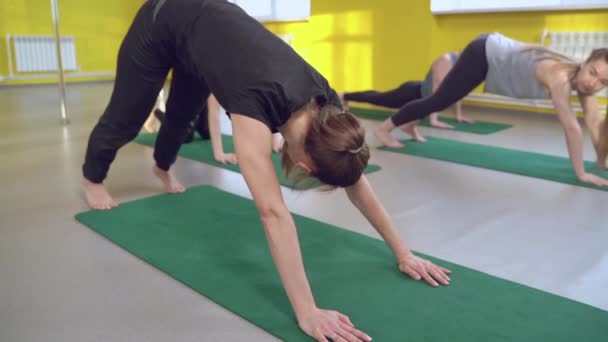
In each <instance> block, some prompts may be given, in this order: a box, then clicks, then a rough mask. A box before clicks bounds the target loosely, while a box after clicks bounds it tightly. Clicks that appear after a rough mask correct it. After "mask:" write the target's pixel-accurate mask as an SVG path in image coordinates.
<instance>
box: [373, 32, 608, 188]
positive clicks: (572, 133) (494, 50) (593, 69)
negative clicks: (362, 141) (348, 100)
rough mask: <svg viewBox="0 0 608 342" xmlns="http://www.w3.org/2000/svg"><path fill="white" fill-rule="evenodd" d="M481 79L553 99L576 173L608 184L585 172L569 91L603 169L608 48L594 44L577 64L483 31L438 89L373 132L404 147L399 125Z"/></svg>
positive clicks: (501, 91) (500, 90)
mask: <svg viewBox="0 0 608 342" xmlns="http://www.w3.org/2000/svg"><path fill="white" fill-rule="evenodd" d="M483 81H485V82H486V83H485V89H484V90H485V91H486V92H490V93H494V94H498V95H504V96H510V97H514V98H520V99H542V98H550V99H551V100H552V101H553V105H554V108H555V112H556V113H557V117H558V119H559V121H560V123H561V125H562V128H563V130H564V134H565V136H566V142H567V145H568V154H569V156H570V160H571V162H572V167H573V169H574V172H575V173H576V176H577V178H578V179H579V180H580V181H582V182H586V183H592V184H595V185H598V186H608V180H606V179H603V178H601V177H598V176H596V175H593V174H591V173H587V172H586V171H585V167H584V161H583V133H582V129H581V126H580V124H579V123H578V121H577V119H576V115H575V113H574V112H573V111H572V109H571V108H570V94H571V93H572V91H576V93H577V95H578V97H579V100H580V103H581V105H582V107H583V110H584V114H585V123H586V125H587V127H588V128H589V131H590V132H591V138H592V141H593V146H594V147H595V151H596V153H597V157H598V160H597V162H598V165H599V166H600V167H601V168H603V169H605V168H606V167H607V166H608V165H606V162H607V161H606V158H607V157H606V155H607V154H608V152H607V150H608V146H607V145H608V122H607V121H606V120H604V119H602V117H601V114H600V112H599V110H598V104H597V100H596V98H595V96H594V94H595V93H597V92H599V91H601V90H602V89H604V88H605V87H606V86H608V48H601V49H596V50H594V51H593V52H592V53H591V55H590V56H589V57H588V58H587V60H586V61H585V62H584V63H576V62H574V61H573V60H572V59H571V58H570V57H567V56H564V55H562V54H560V53H558V52H555V51H552V50H549V49H547V48H544V47H542V46H536V45H528V44H524V43H522V42H518V41H516V40H513V39H511V38H508V37H505V36H503V35H502V34H500V33H492V34H489V35H481V36H479V37H477V38H476V39H475V40H474V41H472V42H471V43H470V44H469V45H468V46H467V47H466V48H465V49H464V50H463V51H462V54H461V55H460V58H459V59H458V62H457V63H456V64H455V65H454V67H453V68H452V70H450V72H449V73H448V74H447V76H446V77H445V79H444V80H443V82H442V83H441V85H440V86H439V88H438V89H437V91H436V92H435V93H433V94H432V95H431V96H429V97H426V98H422V99H419V100H416V101H411V102H409V103H408V104H406V105H405V106H403V107H401V108H400V109H399V111H398V112H397V113H395V114H394V115H393V116H392V117H391V118H389V119H388V120H386V121H385V122H384V123H382V125H380V126H379V127H377V128H376V129H375V131H374V132H375V134H376V136H377V137H378V139H379V140H380V141H381V142H382V143H383V144H384V145H386V146H388V147H394V148H401V147H403V146H404V145H403V144H402V143H400V142H399V141H398V140H397V139H396V138H395V137H393V136H392V135H391V131H392V130H393V129H394V128H395V127H397V126H401V125H403V124H406V123H408V122H412V121H415V120H419V119H421V118H423V117H426V116H428V115H429V114H430V113H433V112H437V111H440V110H443V109H445V108H447V107H448V106H450V105H451V104H452V103H454V102H456V101H459V100H461V99H462V98H463V97H464V96H466V95H467V94H468V93H469V92H471V91H472V90H473V89H475V88H476V87H477V86H478V85H479V84H481V83H482V82H483Z"/></svg>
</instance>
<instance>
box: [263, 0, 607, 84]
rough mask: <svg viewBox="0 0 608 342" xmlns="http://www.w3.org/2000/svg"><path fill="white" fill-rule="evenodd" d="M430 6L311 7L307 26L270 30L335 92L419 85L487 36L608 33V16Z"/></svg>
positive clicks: (390, 2) (419, 2) (336, 1)
mask: <svg viewBox="0 0 608 342" xmlns="http://www.w3.org/2000/svg"><path fill="white" fill-rule="evenodd" d="M429 8H430V3H429V0H411V1H403V0H374V1H369V0H352V1H342V0H312V13H311V15H312V16H311V18H310V21H308V22H298V23H271V24H267V25H266V26H267V27H268V28H269V29H270V30H271V31H273V32H275V33H294V45H295V49H296V50H297V51H298V52H299V53H300V54H301V55H302V56H303V57H304V58H306V59H307V60H308V61H309V62H310V63H311V64H312V65H313V66H315V67H317V68H318V69H319V71H321V72H322V73H323V74H324V75H325V76H326V77H327V78H328V79H329V80H330V82H331V83H332V85H333V86H334V87H335V88H336V89H337V90H338V91H344V90H349V91H353V90H360V89H368V88H374V89H389V88H391V87H394V86H396V85H398V84H400V83H401V82H403V81H406V80H416V79H421V78H423V77H424V75H425V74H426V72H427V70H428V68H429V66H430V64H431V62H432V61H433V60H434V59H435V58H436V57H437V56H438V55H440V54H441V53H444V52H446V51H454V50H460V49H462V48H463V47H464V46H465V45H466V44H467V43H468V42H469V41H470V40H472V39H473V38H475V36H477V35H478V34H480V33H483V32H493V31H499V32H502V33H504V34H506V35H509V36H511V37H513V38H515V39H518V40H522V41H526V42H539V41H540V37H541V34H542V31H543V28H545V27H546V28H548V29H549V30H553V31H560V30H563V31H577V30H579V31H608V10H594V11H556V12H518V13H490V14H489V13H483V14H455V15H443V16H433V15H431V13H430V10H429Z"/></svg>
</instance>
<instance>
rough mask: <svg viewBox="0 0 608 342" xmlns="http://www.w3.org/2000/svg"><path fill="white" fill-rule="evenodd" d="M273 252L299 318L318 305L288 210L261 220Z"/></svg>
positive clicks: (286, 290)
mask: <svg viewBox="0 0 608 342" xmlns="http://www.w3.org/2000/svg"><path fill="white" fill-rule="evenodd" d="M262 221H263V223H264V231H265V233H266V238H267V240H268V246H269V248H270V253H271V254H272V258H273V259H274V263H275V265H276V267H277V270H278V271H279V275H280V277H281V281H282V282H283V286H284V288H285V292H286V293H287V296H288V298H289V301H290V302H291V305H292V307H293V310H294V312H295V315H296V317H298V319H299V318H300V317H303V316H304V315H306V314H307V313H308V312H310V311H311V310H313V309H315V308H316V304H315V301H314V298H313V295H312V291H311V289H310V285H309V283H308V279H307V278H306V273H305V271H304V263H303V261H302V254H301V251H300V244H299V242H298V235H297V232H296V226H295V223H294V221H293V218H292V217H291V215H290V214H289V212H288V211H287V210H285V212H284V213H279V214H277V215H271V216H270V217H267V218H266V219H263V220H262Z"/></svg>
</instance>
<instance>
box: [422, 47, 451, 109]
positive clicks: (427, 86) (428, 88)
mask: <svg viewBox="0 0 608 342" xmlns="http://www.w3.org/2000/svg"><path fill="white" fill-rule="evenodd" d="M449 56H450V60H451V61H452V65H453V64H456V61H457V60H458V54H457V53H456V52H450V53H449ZM420 93H421V94H422V97H423V98H425V97H427V96H430V95H431V94H432V93H433V67H431V69H430V70H429V72H427V74H426V77H425V78H424V81H422V83H421V84H420Z"/></svg>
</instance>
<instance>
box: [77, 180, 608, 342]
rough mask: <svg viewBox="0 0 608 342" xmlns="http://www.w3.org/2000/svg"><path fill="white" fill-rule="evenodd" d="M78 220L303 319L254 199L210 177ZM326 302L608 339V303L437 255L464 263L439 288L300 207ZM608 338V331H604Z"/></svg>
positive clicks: (351, 309) (163, 265)
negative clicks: (592, 302) (207, 182)
mask: <svg viewBox="0 0 608 342" xmlns="http://www.w3.org/2000/svg"><path fill="white" fill-rule="evenodd" d="M76 218H77V219H78V220H79V221H80V222H82V223H84V224H85V225H87V226H89V227H90V228H91V229H93V230H94V231H96V232H98V233H99V234H101V235H103V236H105V237H106V238H108V239H109V240H111V241H113V242H114V243H116V244H117V245H119V246H121V247H122V248H124V249H126V250H127V251H129V252H131V253H133V254H134V255H136V256H138V257H139V258H141V259H142V260H144V261H146V262H148V263H150V264H151V265H153V266H155V267H156V268H158V269H159V270H161V271H163V272H165V273H167V274H168V275H170V276H171V277H173V278H174V279H176V280H178V281H180V282H182V283H183V284H185V285H187V286H189V287H190V288H192V289H194V290H195V291H197V292H199V293H200V294H202V295H203V296H205V297H208V298H209V299H211V300H213V301H215V302H216V303H218V304H220V305H222V306H224V307H225V308H227V309H228V310H230V311H232V312H234V313H236V314H237V315H239V316H241V317H243V318H244V319H246V320H248V321H250V322H252V323H253V324H255V325H257V326H259V327H261V328H263V329H264V330H266V331H267V332H269V333H270V334H272V335H275V336H277V337H279V338H281V339H283V340H284V341H290V342H297V341H313V340H312V339H310V338H308V337H307V336H305V335H304V334H303V333H302V332H301V331H300V330H299V328H298V326H297V324H296V321H295V318H294V315H293V313H292V311H291V307H290V305H289V302H288V300H287V297H286V295H285V292H284V290H283V288H282V286H281V283H280V280H279V277H278V274H277V272H276V269H275V266H274V264H273V262H272V259H271V256H270V252H269V250H268V247H267V243H266V239H265V236H264V230H263V228H262V226H261V224H260V220H259V217H258V214H257V212H256V209H255V207H254V204H253V201H251V200H249V199H245V198H243V197H239V196H236V195H233V194H229V193H226V192H223V191H221V190H218V189H216V188H213V187H210V186H201V187H194V188H190V189H188V191H187V192H185V193H183V194H179V195H168V194H163V195H158V196H154V197H150V198H146V199H141V200H136V201H133V202H129V203H124V204H121V205H120V206H119V207H118V208H116V209H112V210H110V211H89V212H85V213H81V214H78V215H77V216H76ZM294 219H295V222H296V224H297V226H298V234H299V238H300V242H301V246H302V254H303V257H304V264H305V267H306V271H307V275H308V278H309V280H310V283H311V286H312V289H313V292H314V295H315V298H316V301H317V305H318V306H319V307H322V308H331V309H336V310H340V311H341V312H343V313H344V314H346V315H348V316H349V317H350V318H351V320H352V321H353V322H354V323H355V324H356V325H357V327H359V328H360V329H361V330H363V331H365V332H367V333H368V334H369V335H370V336H372V337H373V338H374V341H381V342H390V341H396V342H397V341H398V342H401V341H416V342H423V341H427V342H435V341H436V342H445V341H453V342H471V341H488V342H489V341H492V342H499V341H513V342H522V341H530V342H532V341H534V342H537V341H551V342H560V341H563V342H573V341H603V340H604V339H605V338H606V336H608V324H606V322H608V312H606V311H602V310H600V309H597V308H594V307H591V306H588V305H585V304H581V303H578V302H575V301H571V300H568V299H565V298H562V297H559V296H556V295H552V294H549V293H546V292H543V291H539V290H536V289H532V288H529V287H526V286H523V285H519V284H516V283H513V282H510V281H507V280H502V279H499V278H496V277H493V276H490V275H488V274H484V273H481V272H478V271H474V270H471V269H468V268H466V267H462V266H458V265H455V264H451V263H449V262H446V261H441V260H438V259H434V258H431V260H433V261H434V262H436V263H438V264H440V265H442V266H444V267H448V268H450V269H452V271H453V274H452V276H451V278H452V284H451V285H450V286H448V287H441V288H432V287H431V286H428V285H426V284H424V283H422V282H417V281H413V280H411V279H409V278H407V277H406V276H405V275H402V274H401V273H399V272H398V270H397V266H396V264H395V263H394V259H393V257H392V255H391V253H390V250H389V249H388V248H387V247H386V245H385V244H384V243H383V242H382V241H379V240H376V239H372V238H369V237H366V236H364V235H361V234H358V233H354V232H350V231H347V230H344V229H341V228H338V227H335V226H331V225H328V224H325V223H322V222H319V221H315V220H312V219H309V218H306V217H302V216H298V215H294ZM602 336H604V337H602Z"/></svg>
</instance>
